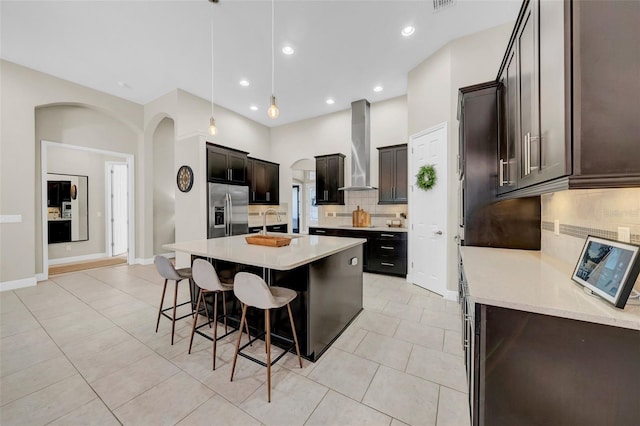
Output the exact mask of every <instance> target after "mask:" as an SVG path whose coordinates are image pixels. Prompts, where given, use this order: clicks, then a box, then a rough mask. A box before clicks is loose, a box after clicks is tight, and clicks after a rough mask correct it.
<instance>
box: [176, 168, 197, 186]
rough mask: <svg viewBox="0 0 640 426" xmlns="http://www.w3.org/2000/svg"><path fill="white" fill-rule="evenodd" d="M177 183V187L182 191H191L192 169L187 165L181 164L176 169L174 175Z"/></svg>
mask: <svg viewBox="0 0 640 426" xmlns="http://www.w3.org/2000/svg"><path fill="white" fill-rule="evenodd" d="M176 181H177V183H178V189H179V190H180V191H182V192H189V191H191V187H192V186H193V170H192V169H191V167H189V166H182V167H180V168H179V169H178V175H177V176H176Z"/></svg>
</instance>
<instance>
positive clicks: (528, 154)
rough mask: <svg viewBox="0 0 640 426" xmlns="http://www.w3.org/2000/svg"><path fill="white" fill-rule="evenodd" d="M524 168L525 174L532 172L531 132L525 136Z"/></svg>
mask: <svg viewBox="0 0 640 426" xmlns="http://www.w3.org/2000/svg"><path fill="white" fill-rule="evenodd" d="M524 169H525V174H526V175H529V174H531V132H528V133H527V134H526V135H525V136H524Z"/></svg>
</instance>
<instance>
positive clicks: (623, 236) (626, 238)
mask: <svg viewBox="0 0 640 426" xmlns="http://www.w3.org/2000/svg"><path fill="white" fill-rule="evenodd" d="M618 241H622V242H623V243H630V242H631V229H629V228H628V227H626V226H618Z"/></svg>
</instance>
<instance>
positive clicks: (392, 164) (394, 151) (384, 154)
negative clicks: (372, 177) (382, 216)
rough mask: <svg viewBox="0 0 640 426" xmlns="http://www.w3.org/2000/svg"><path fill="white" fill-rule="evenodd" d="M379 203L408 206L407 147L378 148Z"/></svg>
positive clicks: (404, 145)
mask: <svg viewBox="0 0 640 426" xmlns="http://www.w3.org/2000/svg"><path fill="white" fill-rule="evenodd" d="M378 150H379V153H378V159H379V162H378V203H379V204H406V203H407V200H408V180H407V179H408V164H407V161H408V159H407V145H406V144H403V145H394V146H388V147H382V148H378Z"/></svg>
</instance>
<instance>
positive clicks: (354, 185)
mask: <svg viewBox="0 0 640 426" xmlns="http://www.w3.org/2000/svg"><path fill="white" fill-rule="evenodd" d="M369 109H370V104H369V101H367V100H366V99H360V100H359V101H355V102H351V185H350V186H344V187H342V188H338V189H339V190H340V191H371V190H374V189H378V188H374V187H373V186H371V177H370V176H369V171H370V167H369V166H370V158H371V150H370V146H371V130H370V128H371V122H370V119H369Z"/></svg>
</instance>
